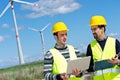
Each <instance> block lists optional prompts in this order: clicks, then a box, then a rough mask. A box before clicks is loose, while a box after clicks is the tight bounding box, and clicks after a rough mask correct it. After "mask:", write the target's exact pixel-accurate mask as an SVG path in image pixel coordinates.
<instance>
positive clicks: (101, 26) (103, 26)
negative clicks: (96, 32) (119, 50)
mask: <svg viewBox="0 0 120 80" xmlns="http://www.w3.org/2000/svg"><path fill="white" fill-rule="evenodd" d="M98 27H99V28H100V29H101V28H104V32H105V31H106V28H105V27H106V25H98Z"/></svg>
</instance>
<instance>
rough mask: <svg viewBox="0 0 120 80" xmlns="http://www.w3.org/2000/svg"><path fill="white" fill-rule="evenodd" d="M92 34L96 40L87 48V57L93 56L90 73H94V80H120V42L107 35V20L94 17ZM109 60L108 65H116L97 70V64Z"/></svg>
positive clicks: (91, 23)
mask: <svg viewBox="0 0 120 80" xmlns="http://www.w3.org/2000/svg"><path fill="white" fill-rule="evenodd" d="M90 26H91V30H92V34H93V36H94V38H95V40H93V41H92V42H91V43H90V44H89V45H88V47H87V56H91V62H90V67H89V69H88V70H87V71H88V72H93V75H94V76H93V77H92V79H94V80H120V66H119V65H120V60H119V59H120V42H119V41H118V40H117V39H115V38H112V37H108V36H106V35H105V31H106V26H107V23H106V20H105V18H104V17H103V16H101V15H95V16H92V18H91V20H90ZM102 60H107V63H111V64H114V65H113V66H108V65H106V64H101V66H108V67H106V68H102V67H101V68H100V69H99V70H97V69H96V66H95V64H96V62H98V61H102Z"/></svg>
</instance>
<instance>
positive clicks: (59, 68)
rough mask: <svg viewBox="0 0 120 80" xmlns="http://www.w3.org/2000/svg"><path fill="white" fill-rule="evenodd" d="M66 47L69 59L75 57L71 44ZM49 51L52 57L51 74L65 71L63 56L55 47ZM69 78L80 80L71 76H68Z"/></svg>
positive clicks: (65, 63) (65, 62)
mask: <svg viewBox="0 0 120 80" xmlns="http://www.w3.org/2000/svg"><path fill="white" fill-rule="evenodd" d="M67 47H68V49H69V55H70V60H73V59H77V56H76V54H75V50H74V48H73V47H72V46H71V45H67ZM50 52H51V53H52V54H53V59H54V63H53V66H52V73H53V74H60V73H66V71H67V61H66V59H65V58H64V56H63V55H61V53H60V52H59V51H58V50H57V49H55V48H52V49H50ZM69 80H80V78H76V77H72V78H69Z"/></svg>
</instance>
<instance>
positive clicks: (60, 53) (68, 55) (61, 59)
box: [44, 22, 81, 80]
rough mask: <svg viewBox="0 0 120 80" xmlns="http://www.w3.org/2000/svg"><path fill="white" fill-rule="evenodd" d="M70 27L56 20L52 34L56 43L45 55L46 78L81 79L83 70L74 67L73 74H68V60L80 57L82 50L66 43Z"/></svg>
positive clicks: (48, 79) (59, 79)
mask: <svg viewBox="0 0 120 80" xmlns="http://www.w3.org/2000/svg"><path fill="white" fill-rule="evenodd" d="M67 31H68V28H67V26H66V24H65V23H64V22H56V23H55V24H54V26H53V28H52V34H53V36H54V38H55V40H56V44H55V46H54V47H53V48H51V49H50V50H49V51H48V52H47V53H46V55H45V58H44V77H45V80H80V76H81V70H78V69H77V68H75V69H73V71H72V74H71V75H68V74H66V69H67V61H68V60H73V59H76V58H78V57H80V51H79V50H78V49H77V48H74V47H73V46H71V45H67V44H66V40H67Z"/></svg>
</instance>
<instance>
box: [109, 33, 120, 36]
mask: <svg viewBox="0 0 120 80" xmlns="http://www.w3.org/2000/svg"><path fill="white" fill-rule="evenodd" d="M108 36H111V37H117V36H120V34H119V33H109V34H108Z"/></svg>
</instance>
